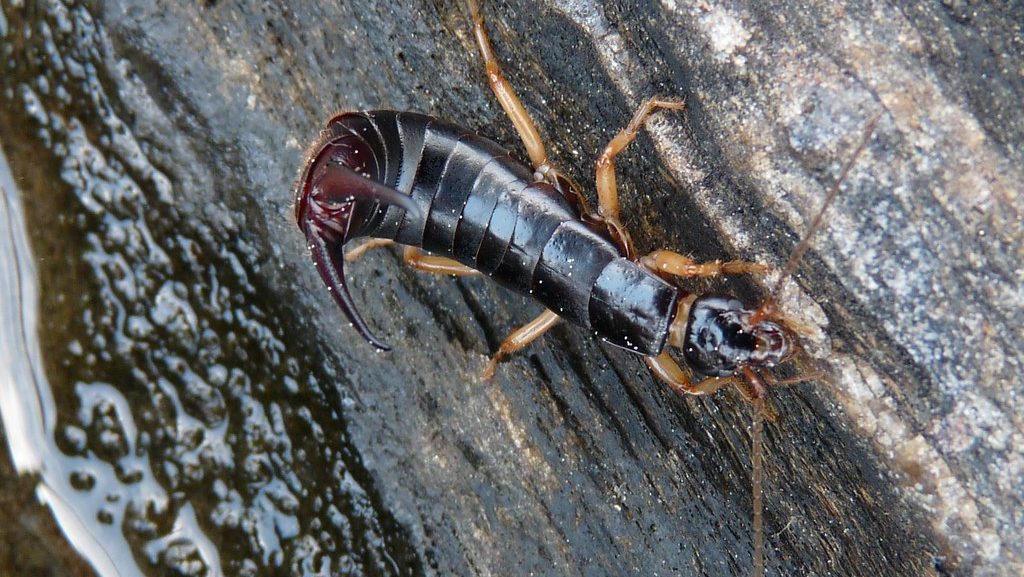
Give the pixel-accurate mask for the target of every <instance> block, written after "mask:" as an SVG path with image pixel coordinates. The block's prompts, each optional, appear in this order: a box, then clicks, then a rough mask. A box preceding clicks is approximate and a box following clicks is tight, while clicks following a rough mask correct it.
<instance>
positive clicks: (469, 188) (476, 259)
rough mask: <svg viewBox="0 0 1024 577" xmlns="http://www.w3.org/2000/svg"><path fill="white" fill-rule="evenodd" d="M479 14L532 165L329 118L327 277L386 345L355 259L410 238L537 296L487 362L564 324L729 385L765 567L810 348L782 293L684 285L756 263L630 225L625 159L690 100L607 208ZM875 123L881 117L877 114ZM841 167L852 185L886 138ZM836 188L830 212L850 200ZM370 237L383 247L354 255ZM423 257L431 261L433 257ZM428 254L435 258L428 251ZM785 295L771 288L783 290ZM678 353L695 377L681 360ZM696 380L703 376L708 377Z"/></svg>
mask: <svg viewBox="0 0 1024 577" xmlns="http://www.w3.org/2000/svg"><path fill="white" fill-rule="evenodd" d="M467 3H468V6H469V8H470V12H471V14H472V18H473V22H474V36H475V40H476V43H477V47H478V48H479V50H480V53H481V54H482V56H483V59H484V63H485V66H486V69H487V76H488V78H489V82H490V85H491V89H492V91H493V92H494V94H495V96H496V97H497V99H498V101H499V103H500V104H501V106H502V108H503V109H504V110H505V112H506V113H507V114H508V116H509V117H510V119H511V120H512V122H513V124H514V125H515V127H516V130H517V132H518V133H519V136H520V137H521V138H522V140H523V143H524V145H525V147H526V150H527V152H528V154H529V156H530V161H531V164H532V167H528V166H526V165H525V164H523V163H521V162H519V161H518V160H516V159H515V158H513V157H512V156H511V154H510V153H509V152H508V151H507V150H505V149H503V148H502V147H500V146H499V145H497V144H495V143H494V142H492V141H490V140H488V139H486V138H483V137H481V136H478V135H476V134H474V133H473V132H471V131H469V130H466V129H463V128H460V127H458V126H455V125H453V124H450V123H447V122H444V121H441V120H438V119H436V118H434V117H431V116H426V115H423V114H417V113H414V112H396V111H391V110H374V111H367V112H349V113H343V114H339V115H337V116H334V117H333V118H331V119H330V120H329V121H328V123H327V127H326V128H325V129H324V131H323V132H322V134H321V136H320V138H319V139H318V140H317V141H316V142H315V143H314V145H313V146H312V147H311V149H310V152H309V154H308V157H307V158H308V160H307V162H306V164H305V166H304V168H303V170H302V173H301V175H300V177H299V180H298V184H297V186H296V190H295V195H296V197H295V214H296V218H297V220H298V224H299V227H300V229H301V230H302V232H303V233H304V234H305V236H306V239H307V243H308V246H309V248H310V250H311V252H312V256H313V260H314V262H315V264H316V269H317V271H318V272H319V274H320V276H321V277H322V278H323V281H324V283H325V284H326V285H327V287H328V289H329V290H330V291H331V293H332V295H333V297H334V299H335V301H336V302H337V304H338V306H339V307H340V308H341V310H342V312H343V313H344V314H345V316H346V317H347V318H348V320H349V321H350V322H351V323H352V325H353V326H354V327H355V328H356V330H358V331H359V333H360V334H361V335H362V336H363V337H364V338H365V339H366V340H367V341H369V342H370V343H371V344H372V345H373V346H375V347H377V348H378V349H382V350H387V349H388V346H387V345H386V344H384V343H383V342H382V341H381V340H379V339H378V338H376V337H375V336H374V335H373V334H372V333H371V332H370V330H369V328H368V325H367V323H366V322H365V321H364V320H363V319H362V317H361V316H360V315H359V312H358V310H357V309H356V307H355V305H354V303H353V301H352V298H351V296H350V295H349V292H348V289H347V287H346V284H345V262H346V260H352V259H354V258H355V257H356V256H358V255H359V254H360V253H362V252H363V251H365V250H366V249H368V248H371V247H375V246H385V245H389V244H393V243H397V244H401V245H405V246H406V248H405V252H404V255H405V260H406V262H408V263H409V264H411V265H412V266H414V267H416V268H418V269H420V270H424V271H430V272H437V273H443V274H452V275H471V274H483V275H486V276H489V277H490V278H492V279H493V280H495V281H496V282H498V283H499V284H501V285H503V286H505V287H507V288H509V289H512V290H514V291H517V292H519V293H521V294H523V295H527V296H529V297H531V298H533V299H535V300H536V301H537V302H538V303H540V304H541V305H543V306H544V307H545V311H544V312H543V313H542V314H541V315H540V316H538V317H537V318H536V319H534V320H533V321H531V322H529V323H528V324H526V325H524V326H523V327H520V328H519V329H517V330H515V331H514V332H513V333H512V334H511V335H510V336H509V337H508V338H506V339H505V340H504V342H502V344H501V346H500V348H499V350H498V351H497V352H496V353H495V355H494V356H493V357H492V358H491V361H490V363H489V364H488V366H487V368H486V369H485V372H484V374H485V376H486V377H490V376H491V375H493V373H494V371H495V369H496V366H497V364H498V362H499V361H500V360H501V359H502V358H503V357H505V356H507V355H508V354H510V353H512V352H514V351H517V350H519V349H521V348H523V347H525V346H526V345H527V344H529V343H530V342H531V341H533V340H534V339H536V338H537V337H539V336H541V335H542V334H543V333H544V332H546V331H547V330H548V329H550V328H551V327H552V326H553V325H554V324H555V323H557V322H558V321H559V320H562V319H564V320H566V321H569V322H570V323H573V324H576V325H579V326H581V327H583V328H585V329H587V330H589V331H592V332H593V333H594V334H596V335H597V336H599V337H600V338H601V339H603V340H604V341H605V342H608V343H610V344H612V345H615V346H617V347H620V348H622V349H625V350H627V351H629V352H631V353H634V354H637V355H641V356H642V357H643V358H644V360H645V362H646V363H647V365H648V366H649V367H650V369H651V370H652V372H653V373H654V374H656V375H657V376H658V377H659V378H660V379H661V380H663V381H664V382H666V383H668V385H669V386H670V387H671V388H673V389H674V390H676V391H678V392H681V393H688V394H707V393H711V392H714V391H716V390H717V389H718V388H720V387H722V386H723V385H727V384H732V385H736V387H737V389H738V390H739V391H740V393H741V394H742V395H743V397H744V398H746V399H747V400H748V401H750V402H752V403H753V404H754V407H755V426H754V436H755V439H754V440H755V451H754V476H755V499H754V500H755V512H754V525H755V543H756V545H755V562H754V565H755V574H759V573H760V572H763V560H762V559H761V553H760V548H761V546H760V540H761V539H762V535H761V529H760V524H761V520H760V517H761V512H760V494H759V482H758V481H757V479H759V477H760V475H761V467H760V448H759V444H760V439H759V437H760V430H761V422H762V421H761V419H762V418H763V413H764V409H763V407H764V402H765V392H766V391H765V389H766V384H767V385H770V384H772V383H773V382H775V381H774V379H773V378H772V376H771V374H770V373H768V372H766V371H767V370H768V369H772V368H773V367H775V366H777V365H779V364H780V363H783V362H785V361H786V360H787V359H788V358H790V356H791V355H792V354H793V352H794V351H795V350H796V349H797V344H796V342H795V334H794V331H793V330H791V329H790V328H788V327H787V325H786V323H785V321H784V320H783V319H782V318H781V317H780V316H778V315H777V314H776V313H775V310H774V297H773V296H769V297H768V298H767V299H766V300H765V302H764V303H763V304H762V305H761V306H759V307H748V306H745V305H744V304H743V303H742V302H741V301H740V300H739V299H737V298H734V297H732V296H729V295H719V294H710V295H698V294H694V293H692V292H689V291H687V290H685V289H683V288H680V287H679V286H677V285H676V284H675V283H674V282H673V281H674V280H675V279H680V278H693V277H710V276H717V275H724V274H745V273H763V272H766V271H767V270H768V269H767V267H766V266H764V265H760V264H756V263H749V262H743V261H732V262H725V263H721V262H711V263H697V262H694V261H693V260H692V259H690V258H688V257H686V256H684V255H682V254H678V253H675V252H672V251H667V250H658V251H655V252H653V253H651V254H648V255H646V256H639V255H637V253H636V250H635V248H634V246H633V243H632V240H631V239H630V236H629V233H628V231H627V230H626V229H625V227H624V226H623V225H622V222H621V220H620V218H619V203H618V192H617V188H616V184H615V172H614V170H615V165H614V159H615V157H616V156H617V155H618V154H619V153H620V152H621V151H622V150H623V149H625V148H626V147H627V146H628V145H629V144H630V143H631V142H632V141H633V140H634V139H635V138H636V135H637V132H638V131H639V130H640V128H641V127H642V126H643V124H644V122H645V121H646V119H647V118H648V117H649V116H650V115H651V114H652V113H653V112H655V111H656V110H659V109H674V110H679V109H682V108H683V103H682V102H681V101H670V100H661V99H657V98H652V99H648V100H646V101H645V102H644V103H643V104H642V105H641V106H640V107H639V109H638V110H637V111H636V113H635V114H634V116H633V118H632V120H631V121H630V122H629V124H628V125H627V126H626V127H625V128H624V129H623V130H622V131H620V132H619V133H618V134H617V135H616V136H615V138H614V139H612V141H611V142H610V143H609V144H608V146H607V147H606V148H605V149H604V151H603V153H602V154H601V156H600V157H599V158H598V161H597V169H596V179H595V180H596V188H597V198H598V209H597V211H596V212H594V211H591V210H590V209H589V207H588V204H587V201H586V199H585V197H584V196H583V195H582V194H581V193H580V192H579V190H578V188H577V187H576V186H575V185H574V184H573V183H572V182H571V181H569V180H568V179H567V178H565V177H564V176H562V175H561V174H560V173H559V171H558V170H557V169H556V168H555V167H554V166H553V165H552V164H551V163H550V162H549V160H548V157H547V153H546V151H545V148H544V144H543V142H542V141H541V139H540V136H539V132H538V131H537V128H536V127H535V125H534V122H533V120H532V119H531V118H530V116H529V114H528V113H527V111H526V110H525V109H524V107H523V106H522V104H521V103H520V101H519V98H518V97H517V96H516V93H515V91H514V90H513V88H512V87H511V85H510V84H509V83H508V81H507V80H506V79H505V77H504V75H503V74H502V72H501V69H500V67H499V65H498V62H497V60H496V59H495V57H494V54H493V51H492V49H491V46H490V41H489V39H488V37H487V33H486V31H485V28H484V24H483V18H482V16H481V15H480V11H479V9H478V7H477V5H476V2H475V1H473V0H469V1H468V2H467ZM876 120H877V119H876ZM873 125H874V121H873V122H872V124H871V128H869V129H868V130H867V131H866V135H865V137H864V140H863V141H862V142H861V144H860V146H859V147H858V148H857V151H856V152H855V153H854V154H853V155H852V158H851V159H850V160H849V161H848V162H847V164H846V166H845V167H844V168H843V171H842V175H841V176H840V179H839V181H838V182H841V181H842V179H843V178H844V177H845V174H846V172H847V171H848V170H849V168H850V166H851V165H852V163H853V161H854V160H855V159H856V157H857V156H858V155H859V154H860V152H861V150H863V148H864V147H865V145H866V144H867V140H868V138H869V137H870V134H871V130H872V129H873ZM838 182H837V184H836V185H835V186H834V187H833V188H832V190H831V191H830V193H829V196H828V199H827V200H826V203H825V206H823V207H822V209H821V211H822V212H824V210H825V208H826V207H827V206H828V203H830V202H831V200H832V198H833V197H834V196H835V194H836V193H837V191H838V188H839V184H838ZM820 222H821V213H819V214H818V217H817V218H816V220H815V221H814V223H813V224H812V225H811V230H810V231H809V232H808V233H807V235H806V236H805V237H804V240H803V241H802V243H801V244H800V245H799V246H798V248H797V249H796V250H795V251H794V254H793V255H792V256H791V258H790V261H789V263H787V265H786V266H785V267H784V270H783V272H782V274H781V278H780V281H779V282H780V283H781V282H782V279H784V278H785V277H787V276H788V275H789V274H791V273H792V270H793V269H794V268H795V263H796V260H797V259H798V258H799V257H800V255H801V254H802V252H803V251H804V250H806V247H807V243H808V241H809V238H810V236H811V234H813V232H814V230H815V229H816V228H817V227H818V226H819V225H820ZM357 237H371V238H372V240H370V241H368V242H367V243H365V244H364V245H362V246H360V247H358V248H356V249H355V250H353V251H352V252H350V253H349V254H348V255H347V257H346V255H345V254H344V252H343V246H344V245H345V244H346V243H347V242H348V241H349V240H351V239H354V238H357ZM424 251H425V252H424ZM426 253H429V254H426ZM776 291H777V288H776V289H775V290H773V291H772V295H774V293H775V292H776ZM672 348H675V349H678V350H679V352H680V354H681V357H682V358H683V359H684V360H685V364H686V366H687V367H688V368H689V369H690V371H689V372H687V371H684V369H683V368H681V367H680V366H679V364H678V363H677V361H676V360H675V359H674V358H673V356H672V355H671V354H670V353H669V350H670V349H672ZM690 374H696V375H699V376H700V377H702V378H701V379H700V380H697V381H694V380H692V379H691V377H690Z"/></svg>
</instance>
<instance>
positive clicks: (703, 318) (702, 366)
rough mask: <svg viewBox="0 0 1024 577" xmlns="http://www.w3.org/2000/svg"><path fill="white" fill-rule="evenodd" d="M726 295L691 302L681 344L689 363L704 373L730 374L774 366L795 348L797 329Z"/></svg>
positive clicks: (708, 374) (719, 375)
mask: <svg viewBox="0 0 1024 577" xmlns="http://www.w3.org/2000/svg"><path fill="white" fill-rule="evenodd" d="M755 313H756V311H755V310H751V309H748V308H745V307H744V306H743V303H741V302H740V301H739V300H737V299H735V298H733V297H730V296H722V295H710V296H703V297H700V298H698V299H696V300H695V301H694V302H693V303H692V304H691V305H690V311H689V315H688V316H689V318H688V319H687V322H686V329H685V332H684V333H683V335H682V342H681V343H680V345H681V346H682V348H683V354H684V355H685V356H686V360H687V363H688V364H689V366H690V367H692V368H693V369H694V370H696V371H698V372H699V373H701V374H704V375H707V376H713V377H727V376H731V375H733V374H735V373H736V372H737V371H738V370H740V369H742V368H744V367H749V368H752V369H759V368H772V367H774V366H776V365H778V364H779V363H782V362H784V361H785V360H786V359H788V358H789V357H790V355H792V352H793V348H794V347H793V344H794V343H793V340H794V337H793V333H792V331H790V330H789V329H787V328H786V327H785V326H783V325H782V324H780V323H778V322H775V321H773V320H768V319H761V320H757V319H755V318H754V316H755Z"/></svg>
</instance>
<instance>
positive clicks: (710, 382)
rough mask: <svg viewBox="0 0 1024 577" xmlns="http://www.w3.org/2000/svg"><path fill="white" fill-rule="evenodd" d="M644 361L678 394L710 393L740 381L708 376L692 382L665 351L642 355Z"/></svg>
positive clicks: (731, 378)
mask: <svg viewBox="0 0 1024 577" xmlns="http://www.w3.org/2000/svg"><path fill="white" fill-rule="evenodd" d="M644 362H646V363H647V366H648V367H649V368H650V369H651V372H652V373H654V375H655V376H656V377H658V378H659V379H661V380H662V381H664V382H665V383H667V384H668V386H670V387H672V390H673V391H675V392H677V393H680V394H686V395H710V394H711V393H714V392H715V391H717V390H718V389H720V388H722V387H724V386H726V385H735V384H738V383H740V382H742V381H740V379H738V378H736V377H710V378H707V379H704V380H701V381H697V382H696V383H694V382H692V381H691V380H690V377H689V375H687V374H686V373H684V372H683V369H681V368H680V367H679V363H677V362H676V361H675V359H673V358H672V357H671V356H670V355H669V354H668V353H667V352H662V353H661V354H660V355H658V356H656V357H644Z"/></svg>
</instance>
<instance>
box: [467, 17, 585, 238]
mask: <svg viewBox="0 0 1024 577" xmlns="http://www.w3.org/2000/svg"><path fill="white" fill-rule="evenodd" d="M466 4H467V5H468V6H469V12H470V15H471V16H472V17H473V36H474V37H475V38H476V45H477V48H479V50H480V55H481V56H483V59H484V66H485V67H486V69H487V82H488V84H490V86H491V92H493V93H494V96H495V98H497V99H498V103H499V104H501V108H502V109H503V110H504V111H505V114H506V115H508V117H509V120H511V121H512V125H513V126H515V129H516V132H517V133H519V138H520V139H521V140H522V141H523V146H525V147H526V152H527V154H529V155H530V162H531V163H532V164H533V170H534V171H535V173H534V174H535V177H536V178H537V180H543V181H544V182H547V183H549V184H551V185H552V186H554V187H555V188H557V189H558V191H559V192H561V193H562V195H563V196H565V198H566V200H568V201H569V202H570V203H572V205H573V206H575V207H576V209H577V210H578V211H579V213H580V215H581V216H583V217H585V218H586V219H587V220H589V221H592V222H598V220H599V219H597V218H596V217H595V215H594V214H593V213H591V211H590V207H589V206H588V205H587V199H586V197H585V196H583V194H582V193H581V192H580V188H579V187H578V186H576V185H575V183H573V182H572V181H571V180H569V179H568V178H567V177H565V176H563V175H562V174H561V172H560V171H559V170H558V169H557V168H555V167H554V166H553V165H552V164H551V162H550V161H549V160H548V153H547V151H546V150H545V149H544V141H543V140H541V138H540V132H539V131H538V130H537V125H536V123H534V121H533V118H532V117H531V116H530V113H529V112H527V111H526V108H525V107H524V106H523V103H522V101H521V100H519V96H518V95H517V94H516V91H515V89H514V88H512V84H511V83H510V82H509V81H508V79H507V78H505V74H504V73H503V72H502V71H501V65H499V64H498V59H497V58H495V56H494V50H493V49H492V48H491V40H490V38H489V37H488V36H487V29H486V28H485V27H484V17H483V14H482V13H481V12H480V6H479V5H478V4H477V2H476V0H466Z"/></svg>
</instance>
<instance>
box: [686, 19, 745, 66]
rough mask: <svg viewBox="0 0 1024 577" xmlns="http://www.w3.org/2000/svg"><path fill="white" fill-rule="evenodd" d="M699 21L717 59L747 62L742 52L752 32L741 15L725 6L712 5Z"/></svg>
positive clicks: (737, 63)
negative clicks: (741, 18) (744, 23)
mask: <svg viewBox="0 0 1024 577" xmlns="http://www.w3.org/2000/svg"><path fill="white" fill-rule="evenodd" d="M698 23H699V24H700V27H701V30H702V31H703V32H704V34H705V35H706V36H707V39H708V43H709V44H710V45H711V48H712V49H713V50H714V52H715V57H716V58H717V59H719V60H731V61H732V62H733V64H735V65H737V66H743V65H744V64H745V63H746V59H745V58H744V57H743V55H742V54H740V52H741V51H742V50H743V49H744V48H745V47H746V46H747V42H749V41H750V37H751V33H750V31H749V30H747V28H746V26H744V25H743V22H742V21H741V20H740V18H739V16H737V15H736V14H733V13H732V12H730V11H728V10H726V9H724V8H720V7H712V8H711V9H710V11H708V12H707V13H706V14H704V15H703V16H702V17H701V18H700V19H699V20H698Z"/></svg>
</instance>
